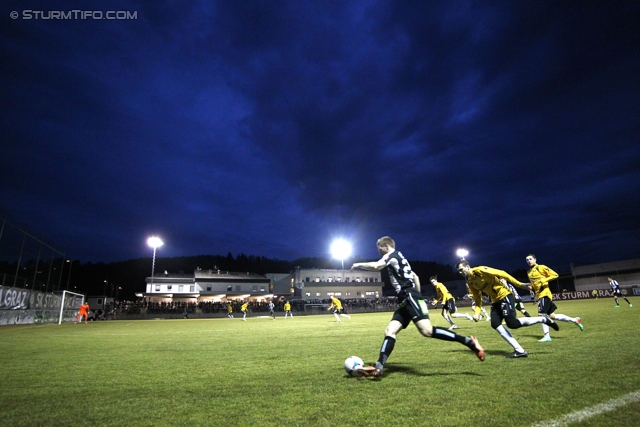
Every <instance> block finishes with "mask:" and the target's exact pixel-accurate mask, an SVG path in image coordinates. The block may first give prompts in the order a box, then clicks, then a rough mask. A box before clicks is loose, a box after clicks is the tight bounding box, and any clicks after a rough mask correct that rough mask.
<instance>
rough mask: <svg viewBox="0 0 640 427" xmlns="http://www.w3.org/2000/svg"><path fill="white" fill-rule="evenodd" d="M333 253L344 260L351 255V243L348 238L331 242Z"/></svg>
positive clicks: (335, 256)
mask: <svg viewBox="0 0 640 427" xmlns="http://www.w3.org/2000/svg"><path fill="white" fill-rule="evenodd" d="M331 255H332V256H333V257H334V258H338V259H341V260H344V259H345V258H347V257H348V256H349V255H351V244H350V243H349V242H347V241H346V240H342V239H338V240H336V241H335V242H333V243H332V244H331Z"/></svg>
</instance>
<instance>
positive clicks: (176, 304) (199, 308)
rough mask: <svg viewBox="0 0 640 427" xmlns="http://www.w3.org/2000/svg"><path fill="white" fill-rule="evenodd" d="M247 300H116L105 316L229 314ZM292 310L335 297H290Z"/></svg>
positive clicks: (354, 301)
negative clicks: (230, 310) (300, 298)
mask: <svg viewBox="0 0 640 427" xmlns="http://www.w3.org/2000/svg"><path fill="white" fill-rule="evenodd" d="M340 300H341V301H342V305H343V307H344V309H345V311H347V310H353V309H356V310H358V311H360V310H363V311H367V310H372V311H376V310H395V308H396V298H395V297H382V298H345V299H340ZM245 302H246V301H243V300H232V301H200V302H197V303H196V302H185V301H169V302H153V301H146V300H142V299H141V300H138V301H116V302H112V303H109V304H107V306H106V307H105V311H104V313H102V316H104V318H111V316H112V314H113V313H116V315H117V314H118V313H122V314H145V313H146V314H184V313H185V312H186V313H196V312H200V313H207V314H209V313H213V314H218V313H219V314H227V306H228V305H229V304H231V307H232V308H233V312H234V313H239V312H240V307H241V306H242V304H244V303H245ZM248 302H249V306H248V309H249V312H250V313H268V312H269V301H248ZM273 302H274V304H275V311H284V303H285V300H275V301H273ZM289 302H290V303H291V311H292V312H294V313H296V312H298V313H301V312H304V311H305V305H309V304H312V305H326V306H327V307H328V306H329V305H331V299H313V300H290V301H289Z"/></svg>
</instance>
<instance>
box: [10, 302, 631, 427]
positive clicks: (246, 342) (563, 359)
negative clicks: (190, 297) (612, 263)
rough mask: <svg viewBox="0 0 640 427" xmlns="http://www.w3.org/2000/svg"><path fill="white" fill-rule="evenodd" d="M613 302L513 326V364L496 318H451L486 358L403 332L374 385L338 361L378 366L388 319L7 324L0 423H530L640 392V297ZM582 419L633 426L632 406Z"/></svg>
mask: <svg viewBox="0 0 640 427" xmlns="http://www.w3.org/2000/svg"><path fill="white" fill-rule="evenodd" d="M631 301H632V303H633V302H635V300H634V299H631ZM621 302H622V304H621V307H620V308H615V309H614V308H613V305H614V302H613V299H612V298H608V299H598V300H588V301H559V302H557V304H558V312H559V313H563V314H567V315H569V316H579V317H581V318H582V321H583V323H584V325H585V330H584V332H581V331H580V329H579V328H578V327H577V326H576V325H574V324H571V323H564V322H559V325H560V331H559V332H554V331H551V332H552V337H553V341H552V342H550V343H539V342H538V341H537V340H538V339H539V338H541V337H542V329H541V326H540V325H534V326H530V327H524V328H521V329H518V330H515V331H512V332H513V335H514V336H515V337H516V338H517V339H518V340H519V341H520V343H521V344H522V346H523V347H524V348H525V349H526V350H527V351H528V352H529V358H527V359H515V360H512V359H506V358H505V356H506V355H508V354H509V353H510V352H511V351H512V349H511V347H510V346H509V345H508V344H507V343H506V342H505V341H503V340H502V338H500V336H499V335H498V334H497V333H496V332H495V331H494V330H493V329H491V327H490V326H489V322H479V323H474V322H469V321H467V320H465V319H456V320H457V323H458V325H459V326H460V328H459V329H458V330H457V331H456V332H458V333H460V334H462V335H475V336H477V337H478V339H479V340H480V343H481V344H482V345H483V346H484V348H485V350H486V353H487V359H486V361H485V362H480V361H478V360H477V358H476V357H475V356H474V354H473V353H472V352H471V351H470V350H468V349H467V348H466V347H464V346H462V345H460V344H457V343H451V342H445V341H440V340H435V339H428V338H424V337H422V336H420V334H419V333H418V332H417V330H416V328H415V327H414V326H413V325H411V326H409V327H408V328H407V329H406V330H404V331H402V332H401V333H400V334H399V335H398V341H397V343H396V347H395V350H394V352H393V354H392V355H391V357H390V359H389V361H388V362H387V366H386V369H385V374H384V376H383V378H382V379H381V380H372V379H369V378H350V377H348V376H347V375H346V373H345V371H344V369H343V362H344V360H345V359H346V358H347V357H348V356H350V355H355V356H359V357H361V358H362V359H364V361H365V362H366V363H373V362H375V360H376V359H377V358H378V351H379V348H380V344H381V343H382V338H383V331H384V328H385V327H386V325H387V323H388V322H389V320H390V318H391V313H376V314H355V315H353V316H352V318H351V319H350V320H349V319H343V321H342V323H336V322H335V318H334V317H333V316H332V315H331V314H327V315H319V316H308V317H303V316H297V317H295V318H294V319H286V320H285V319H284V318H283V317H282V315H280V316H279V317H278V318H277V320H275V321H273V320H271V319H269V318H249V319H248V320H247V321H246V322H243V321H242V320H241V319H239V318H236V319H235V320H231V319H227V318H218V319H180V320H153V321H107V322H95V323H89V324H77V325H75V324H63V325H43V326H15V327H14V326H10V327H2V328H0V369H1V372H2V378H1V381H2V388H0V425H7V426H72V425H93V426H218V425H219V426H261V427H263V426H360V425H362V426H393V425H405V426H406V425H434V426H470V425H474V426H485V425H486V426H489V425H490V426H531V425H535V424H537V423H543V422H545V421H546V422H548V421H550V420H552V419H555V418H558V417H560V416H562V415H565V414H568V413H571V412H574V411H580V410H583V409H585V408H588V407H592V406H595V405H598V404H601V403H604V402H607V401H609V400H610V399H615V398H618V397H620V396H623V395H625V394H628V393H632V392H636V391H638V390H640V334H639V333H638V326H639V325H640V323H639V320H640V302H638V303H637V307H633V308H629V307H628V306H627V304H626V303H625V302H624V301H622V300H621ZM527 310H529V311H531V312H534V311H535V306H533V305H532V304H527ZM461 311H462V312H470V310H469V309H462V310H461ZM430 316H431V319H432V322H433V324H435V325H439V326H445V325H446V322H445V321H444V319H443V318H442V317H441V316H440V310H436V309H431V311H430ZM579 425H588V426H610V425H640V403H639V402H637V401H635V402H632V403H630V404H628V405H625V406H622V407H620V408H618V409H616V410H614V411H611V412H608V413H605V414H602V415H597V416H594V417H592V418H590V419H589V420H587V421H583V422H582V423H581V424H579Z"/></svg>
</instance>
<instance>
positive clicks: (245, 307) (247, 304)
mask: <svg viewBox="0 0 640 427" xmlns="http://www.w3.org/2000/svg"><path fill="white" fill-rule="evenodd" d="M247 307H249V303H248V302H245V303H244V304H242V307H240V310H242V311H246V310H247Z"/></svg>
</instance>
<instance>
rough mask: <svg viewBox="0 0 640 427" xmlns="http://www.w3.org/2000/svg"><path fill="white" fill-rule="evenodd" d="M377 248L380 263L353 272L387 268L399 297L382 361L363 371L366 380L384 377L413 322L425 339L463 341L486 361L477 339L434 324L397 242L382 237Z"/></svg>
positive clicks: (386, 333)
mask: <svg viewBox="0 0 640 427" xmlns="http://www.w3.org/2000/svg"><path fill="white" fill-rule="evenodd" d="M376 246H377V247H378V252H379V253H380V255H382V258H380V260H378V261H373V262H357V263H355V264H353V265H352V266H351V269H352V270H354V269H358V268H360V269H363V270H368V271H380V270H383V269H385V268H386V269H387V271H388V272H389V278H390V280H391V284H392V285H393V287H394V288H395V291H396V294H397V295H398V308H397V309H396V311H395V312H394V313H393V317H392V318H391V321H390V322H389V325H388V326H387V328H386V329H385V331H384V340H382V347H381V348H380V357H379V358H378V361H377V362H376V363H375V365H374V366H365V367H363V368H362V369H359V370H358V373H359V374H360V375H362V376H364V377H380V376H381V375H382V371H383V370H384V365H385V363H386V362H387V359H388V358H389V356H390V355H391V352H392V351H393V348H394V347H395V344H396V336H397V335H398V333H400V331H401V330H403V329H405V328H406V327H407V326H408V325H409V323H411V322H413V323H414V324H415V325H416V328H418V331H419V332H420V334H422V335H423V336H424V337H427V338H436V339H439V340H444V341H456V342H459V343H460V344H463V345H465V346H467V347H468V348H469V349H470V350H471V351H473V352H474V353H475V355H476V356H477V357H478V359H480V361H484V349H483V348H482V347H481V346H480V343H479V342H478V340H477V339H476V338H475V337H473V336H469V337H465V336H462V335H458V334H456V333H454V332H452V331H449V330H447V329H445V328H441V327H438V326H432V325H431V321H430V320H429V310H428V307H427V302H426V301H425V299H424V296H422V294H421V293H420V279H419V278H418V276H417V275H416V274H415V273H414V272H413V271H411V266H410V265H409V261H407V259H406V258H405V257H404V256H403V255H402V253H400V252H399V251H396V243H395V241H394V240H393V239H392V238H391V237H387V236H385V237H381V238H380V239H378V241H377V242H376Z"/></svg>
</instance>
